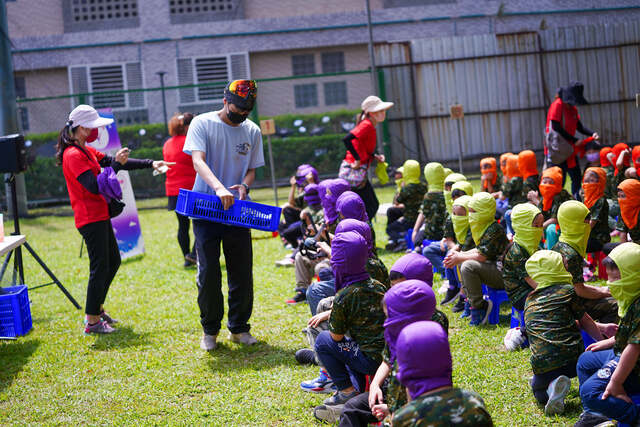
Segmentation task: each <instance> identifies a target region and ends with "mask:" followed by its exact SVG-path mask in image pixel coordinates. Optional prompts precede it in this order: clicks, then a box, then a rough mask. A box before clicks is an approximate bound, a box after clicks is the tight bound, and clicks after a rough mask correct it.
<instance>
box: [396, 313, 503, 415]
mask: <svg viewBox="0 0 640 427" xmlns="http://www.w3.org/2000/svg"><path fill="white" fill-rule="evenodd" d="M396 353H397V354H398V366H399V369H398V379H399V380H400V382H401V383H402V385H404V386H405V387H406V388H407V391H408V392H409V395H410V397H411V402H410V403H408V404H406V405H405V406H403V407H402V408H401V409H400V410H398V411H397V412H396V413H394V414H393V419H392V425H393V426H394V427H409V426H425V427H426V426H436V425H444V426H465V427H490V426H493V420H492V419H491V415H489V412H488V411H487V408H486V407H485V405H484V401H483V400H482V398H481V397H480V396H479V395H478V394H476V393H474V392H472V391H468V390H462V389H459V388H456V387H453V381H452V378H451V377H452V370H453V369H452V361H451V349H450V347H449V339H448V337H447V334H446V333H445V332H444V331H443V330H442V327H440V325H438V324H437V323H435V322H430V321H421V322H415V323H412V324H410V325H408V326H406V327H405V328H404V329H403V330H402V332H400V336H399V337H398V339H397V343H396ZM425 360H428V363H425Z"/></svg>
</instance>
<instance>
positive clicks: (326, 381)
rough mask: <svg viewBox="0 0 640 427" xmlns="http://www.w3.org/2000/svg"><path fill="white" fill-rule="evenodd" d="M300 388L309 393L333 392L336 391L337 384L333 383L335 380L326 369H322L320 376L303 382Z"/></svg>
mask: <svg viewBox="0 0 640 427" xmlns="http://www.w3.org/2000/svg"><path fill="white" fill-rule="evenodd" d="M300 388H301V389H302V390H304V391H308V392H309V393H333V392H335V391H336V386H335V385H333V381H332V380H331V378H330V377H329V374H328V373H327V371H325V370H324V369H321V370H320V375H319V376H318V378H314V379H312V380H309V381H303V382H301V383H300Z"/></svg>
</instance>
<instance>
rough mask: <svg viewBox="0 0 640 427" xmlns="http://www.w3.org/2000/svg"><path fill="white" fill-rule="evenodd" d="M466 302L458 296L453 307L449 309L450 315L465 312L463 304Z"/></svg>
mask: <svg viewBox="0 0 640 427" xmlns="http://www.w3.org/2000/svg"><path fill="white" fill-rule="evenodd" d="M466 302H467V300H466V299H464V296H462V295H460V296H459V297H458V301H457V302H456V303H455V305H454V306H453V307H451V312H452V313H460V312H461V311H464V310H465V307H466V306H465V303H466ZM467 310H469V308H467Z"/></svg>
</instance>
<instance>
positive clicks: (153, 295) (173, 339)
mask: <svg viewBox="0 0 640 427" xmlns="http://www.w3.org/2000/svg"><path fill="white" fill-rule="evenodd" d="M286 193H287V190H286V189H284V188H283V189H281V190H280V203H282V201H283V199H284V198H286ZM272 194H273V193H272V192H271V190H268V189H263V190H256V191H255V192H254V194H253V196H254V199H255V200H257V201H264V202H273V201H272ZM378 195H379V198H380V200H381V202H389V201H391V198H392V195H393V189H392V188H390V187H387V188H385V189H382V190H379V191H378ZM165 205H166V202H165V200H164V199H152V200H144V201H141V202H140V203H139V208H141V209H140V212H139V213H140V221H141V226H142V231H143V235H144V241H145V246H146V251H147V253H146V255H145V256H144V257H142V258H140V259H137V260H132V261H128V262H124V263H123V265H122V267H121V268H120V271H119V273H118V275H117V276H116V279H115V281H114V283H113V284H112V286H111V290H110V292H109V296H108V298H107V304H106V307H107V310H108V311H109V312H110V313H111V314H113V315H114V316H115V317H117V318H118V319H119V320H120V322H121V323H120V325H119V327H118V332H117V333H115V334H113V335H110V336H85V335H84V334H83V333H82V319H83V311H79V310H76V309H74V308H73V306H72V305H71V304H70V303H69V302H68V301H67V299H66V298H65V297H64V296H63V294H62V293H61V292H59V291H58V290H57V288H56V287H55V286H50V287H46V288H43V289H38V290H35V291H33V292H31V293H30V298H31V301H32V307H31V310H32V315H33V325H34V328H33V330H32V331H31V332H30V333H29V334H28V335H26V336H24V337H21V338H19V339H18V340H17V341H0V425H8V424H19V425H22V424H47V425H49V424H51V425H74V424H75V425H80V424H82V425H84V424H88V425H98V424H115V425H122V424H145V425H146V424H168V425H203V424H210V425H232V426H235V425H285V426H292V425H314V424H317V422H316V421H314V418H313V415H312V409H313V407H314V406H316V405H318V404H320V403H321V402H322V400H323V399H324V398H325V397H326V395H322V396H319V395H313V394H309V393H305V392H303V391H301V390H300V387H299V383H300V382H301V381H304V380H307V379H310V378H313V377H315V376H316V374H317V368H316V367H302V366H299V365H297V364H296V362H295V360H294V358H293V354H294V352H295V351H296V350H297V349H299V348H301V347H303V346H304V345H305V341H304V336H303V334H302V333H301V329H302V328H303V327H304V326H305V324H306V320H307V318H308V317H309V309H308V307H307V306H306V305H299V306H295V307H289V306H286V304H284V300H285V299H286V298H287V297H290V296H291V295H292V291H293V283H294V280H293V269H284V268H280V269H278V268H276V267H275V266H274V261H276V260H277V259H280V258H281V257H282V256H284V254H285V253H286V252H285V250H284V249H283V247H282V244H281V243H280V241H279V239H273V238H266V236H267V235H266V233H262V232H254V238H255V240H254V241H253V250H254V278H255V284H254V287H255V303H254V310H253V316H252V319H251V324H252V326H253V327H252V330H251V331H252V333H253V334H254V335H255V336H256V337H257V338H258V340H259V344H258V345H255V346H252V347H242V346H239V345H236V344H233V343H231V342H230V341H229V340H228V338H227V331H226V330H223V331H221V335H220V338H221V339H219V347H218V349H217V350H215V351H214V352H211V353H205V352H203V351H201V350H200V348H199V345H198V344H199V338H200V335H201V333H202V332H201V329H200V324H199V312H198V306H197V304H196V295H197V291H196V285H195V270H194V269H184V268H182V259H181V258H182V257H181V255H180V250H179V247H178V243H177V241H176V238H175V235H176V231H177V221H176V218H175V215H174V214H173V213H171V212H167V211H166V209H164V206H165ZM64 210H65V209H63V211H64ZM66 211H70V209H68V208H67V209H66ZM40 213H42V212H40ZM385 224H386V219H385V218H384V217H381V218H378V222H377V223H376V225H375V226H376V235H377V236H378V242H377V245H378V247H384V244H385V233H384V225H385ZM21 225H22V228H23V232H24V233H25V234H27V236H28V240H29V242H30V243H31V245H32V246H33V248H34V249H35V250H36V251H37V252H38V253H39V254H40V255H41V257H42V258H43V259H44V260H45V262H46V263H47V264H48V265H49V267H50V268H51V269H52V270H53V271H54V272H55V273H56V275H58V277H59V278H60V280H61V281H62V283H63V284H64V285H65V286H66V287H67V289H68V290H69V291H70V292H71V293H72V294H73V295H74V296H75V298H76V299H77V300H78V301H79V302H80V303H81V305H83V306H84V299H85V293H86V282H87V277H88V270H89V269H88V259H87V256H86V254H85V255H84V256H83V257H82V258H78V253H79V248H80V242H81V238H80V234H79V233H78V232H77V231H76V230H75V228H74V225H73V218H72V217H71V216H60V215H58V216H39V217H36V218H32V219H26V220H23V221H22V222H21ZM5 230H7V232H8V231H9V230H12V225H11V223H6V222H5ZM399 256H400V255H399V254H385V253H384V251H383V255H382V259H383V261H384V262H385V264H386V265H387V267H391V265H392V264H393V262H394V261H395V260H396V259H397V258H398V257H399ZM25 267H26V273H25V274H26V280H27V283H28V284H29V285H37V284H40V283H44V282H46V281H48V280H46V279H47V278H46V277H45V274H44V273H43V272H42V271H41V270H40V269H39V267H37V264H36V263H35V261H33V260H32V259H31V258H30V257H29V255H28V254H27V255H25ZM223 268H224V267H223ZM224 277H226V276H225V273H224V272H223V278H224ZM225 280H226V279H225ZM436 282H437V283H439V278H438V279H437V280H436ZM4 285H7V284H6V283H5V284H4ZM223 290H224V291H225V293H226V286H225V287H224V288H223ZM444 311H445V312H446V313H447V315H448V316H449V320H450V323H451V327H450V331H449V334H450V335H449V336H450V341H451V346H452V352H453V360H454V383H455V385H456V386H458V387H463V388H466V389H471V390H474V391H476V392H478V393H479V394H480V395H481V396H482V397H483V398H484V400H485V402H486V404H487V406H488V408H489V411H490V413H491V414H492V416H493V419H494V421H495V423H496V425H500V426H534V425H554V426H558V425H573V423H574V422H575V421H576V419H577V417H578V416H579V414H580V399H579V396H578V391H577V380H574V382H573V388H572V390H571V392H570V393H569V396H568V399H567V403H568V404H567V411H566V414H565V415H563V416H558V417H554V418H548V417H545V416H544V414H543V412H542V410H541V408H539V407H538V406H537V405H536V404H535V400H534V398H533V395H532V394H531V391H530V389H529V386H528V383H527V379H528V378H529V377H530V376H531V367H530V364H529V351H528V350H525V351H519V352H513V353H509V352H507V351H506V350H505V349H504V346H503V344H502V339H503V337H504V335H505V333H506V331H507V329H508V320H507V317H506V315H507V313H510V307H507V305H505V306H503V314H504V315H505V316H504V319H502V322H501V323H500V325H498V326H485V327H480V328H471V327H469V326H468V325H467V324H466V323H467V322H463V321H461V320H459V319H458V316H456V315H452V314H451V311H450V309H449V308H445V309H444ZM225 322H226V320H225ZM428 360H429V355H425V363H428Z"/></svg>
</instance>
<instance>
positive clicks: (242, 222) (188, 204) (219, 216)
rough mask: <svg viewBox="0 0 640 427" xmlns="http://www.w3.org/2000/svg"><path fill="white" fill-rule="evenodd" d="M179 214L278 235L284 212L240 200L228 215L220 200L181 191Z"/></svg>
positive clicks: (212, 196) (214, 197)
mask: <svg viewBox="0 0 640 427" xmlns="http://www.w3.org/2000/svg"><path fill="white" fill-rule="evenodd" d="M176 212H177V213H179V214H181V215H184V216H188V217H191V218H198V219H206V220H209V221H213V222H220V223H222V224H228V225H235V226H238V227H247V228H255V229H257V230H264V231H275V230H277V229H278V224H279V223H280V213H281V212H282V209H281V208H278V207H275V206H269V205H263V204H261V203H256V202H249V201H246V200H238V199H236V200H235V202H234V203H233V206H231V207H230V208H229V209H227V210H226V211H225V210H224V209H223V208H222V202H221V201H220V198H219V197H218V196H214V195H211V194H205V193H198V192H196V191H189V190H185V189H183V188H181V189H180V193H179V194H178V202H177V204H176Z"/></svg>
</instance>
